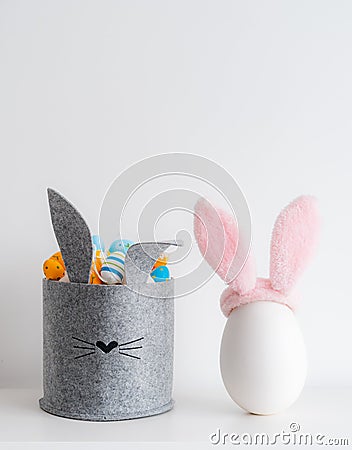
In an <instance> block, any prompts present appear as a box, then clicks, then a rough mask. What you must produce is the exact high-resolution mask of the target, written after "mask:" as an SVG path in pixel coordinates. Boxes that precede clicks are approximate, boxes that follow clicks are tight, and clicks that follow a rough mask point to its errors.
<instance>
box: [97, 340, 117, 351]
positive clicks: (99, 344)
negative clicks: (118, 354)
mask: <svg viewBox="0 0 352 450" xmlns="http://www.w3.org/2000/svg"><path fill="white" fill-rule="evenodd" d="M95 345H96V346H97V347H98V348H100V350H101V351H103V352H104V353H109V352H111V350H113V349H114V348H116V347H117V345H118V344H117V342H116V341H111V342H109V343H108V345H106V344H104V342H102V341H97V343H96V344H95Z"/></svg>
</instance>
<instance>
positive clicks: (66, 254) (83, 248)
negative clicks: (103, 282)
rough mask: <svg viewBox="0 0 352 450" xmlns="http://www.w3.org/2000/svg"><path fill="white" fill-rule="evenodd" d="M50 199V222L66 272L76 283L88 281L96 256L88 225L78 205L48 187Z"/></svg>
mask: <svg viewBox="0 0 352 450" xmlns="http://www.w3.org/2000/svg"><path fill="white" fill-rule="evenodd" d="M48 199H49V207H50V214H51V221H52V224H53V228H54V232H55V236H56V240H57V243H58V244H59V248H60V251H61V254H62V258H63V260H64V262H65V266H66V271H67V275H68V277H69V279H70V281H72V282H74V283H88V281H89V275H90V268H91V265H92V257H93V245H92V238H91V234H90V231H89V228H88V226H87V224H86V222H85V221H84V219H83V218H82V216H81V215H80V213H79V212H78V211H77V210H76V208H75V207H74V206H73V205H72V204H71V203H70V202H68V201H67V200H66V199H65V198H64V197H63V196H62V195H61V194H59V193H58V192H56V191H54V190H53V189H50V188H49V189H48Z"/></svg>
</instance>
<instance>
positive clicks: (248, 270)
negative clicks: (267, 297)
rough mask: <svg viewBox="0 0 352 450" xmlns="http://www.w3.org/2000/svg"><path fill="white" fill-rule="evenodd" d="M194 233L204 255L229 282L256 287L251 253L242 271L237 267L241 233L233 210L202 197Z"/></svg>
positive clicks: (243, 287)
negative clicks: (216, 206)
mask: <svg viewBox="0 0 352 450" xmlns="http://www.w3.org/2000/svg"><path fill="white" fill-rule="evenodd" d="M194 234H195V236H196V240H197V243H198V246H199V249H200V251H201V253H202V255H203V256H204V258H205V259H206V261H207V262H208V264H209V265H210V266H211V267H212V269H214V270H215V271H216V272H217V273H218V275H219V276H220V277H221V278H222V279H223V280H224V281H225V282H226V283H227V284H230V285H231V286H232V287H233V289H235V290H236V291H237V292H240V293H245V292H248V291H250V290H251V289H253V288H254V286H255V282H256V271H255V263H254V259H253V257H252V256H251V254H250V255H249V256H248V258H247V261H246V263H245V264H244V266H243V268H242V270H241V272H240V273H239V274H238V273H237V271H236V270H235V269H234V258H235V256H236V251H237V247H238V236H239V233H238V227H237V223H236V221H235V219H234V217H233V216H232V215H231V214H228V213H227V212H225V211H223V210H222V209H220V208H215V207H213V206H212V205H211V204H210V203H209V202H208V201H207V200H206V199H204V198H202V199H200V200H199V201H198V202H197V204H196V206H195V215H194ZM238 256H239V257H241V256H242V255H238ZM246 256H247V255H244V258H243V259H245V257H246Z"/></svg>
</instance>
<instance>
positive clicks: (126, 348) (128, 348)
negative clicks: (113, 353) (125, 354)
mask: <svg viewBox="0 0 352 450" xmlns="http://www.w3.org/2000/svg"><path fill="white" fill-rule="evenodd" d="M120 348H121V345H120ZM137 348H143V347H142V346H139V347H124V348H121V350H123V351H125V350H135V349H137Z"/></svg>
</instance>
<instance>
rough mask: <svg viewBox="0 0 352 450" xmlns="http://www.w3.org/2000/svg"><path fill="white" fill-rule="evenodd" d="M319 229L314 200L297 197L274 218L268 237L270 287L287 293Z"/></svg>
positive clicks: (306, 257)
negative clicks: (269, 243)
mask: <svg viewBox="0 0 352 450" xmlns="http://www.w3.org/2000/svg"><path fill="white" fill-rule="evenodd" d="M318 229H319V214H318V208H317V201H316V199H315V198H314V197H311V196H304V195H302V196H301V197H298V198H297V199H296V200H294V201H293V202H291V203H290V204H289V205H288V206H287V207H286V208H285V209H284V210H283V211H282V212H281V213H280V214H279V217H278V218H277V219H276V222H275V225H274V230H273V235H272V239H271V251H270V280H271V285H272V288H273V289H275V290H276V291H279V292H282V293H283V294H287V293H289V292H290V291H291V289H292V288H293V286H294V285H295V283H296V281H297V279H298V278H299V276H300V275H301V273H302V272H303V271H304V269H305V268H306V266H307V264H308V262H309V260H310V259H311V256H312V254H313V252H314V249H315V247H316V243H317V238H318Z"/></svg>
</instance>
